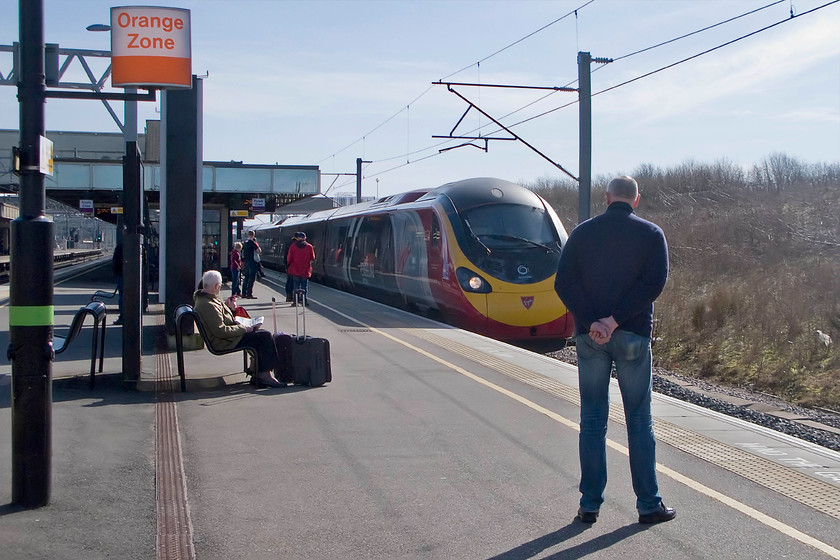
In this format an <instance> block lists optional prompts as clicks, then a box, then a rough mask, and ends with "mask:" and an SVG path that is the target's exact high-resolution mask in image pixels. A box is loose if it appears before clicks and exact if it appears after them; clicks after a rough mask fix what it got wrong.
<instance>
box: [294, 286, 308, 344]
mask: <svg viewBox="0 0 840 560" xmlns="http://www.w3.org/2000/svg"><path fill="white" fill-rule="evenodd" d="M292 297H293V299H294V304H295V336H297V337H298V338H303V337H305V336H306V292H304V291H303V288H298V289H297V290H295V292H294V295H293V296H292ZM301 318H302V319H301ZM300 323H303V332H301V330H300Z"/></svg>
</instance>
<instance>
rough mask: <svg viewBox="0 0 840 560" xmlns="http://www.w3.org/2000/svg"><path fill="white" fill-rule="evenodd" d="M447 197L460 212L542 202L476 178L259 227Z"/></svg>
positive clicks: (508, 184)
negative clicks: (473, 208)
mask: <svg viewBox="0 0 840 560" xmlns="http://www.w3.org/2000/svg"><path fill="white" fill-rule="evenodd" d="M439 196H446V197H447V198H449V199H450V200H451V201H452V203H453V204H454V205H455V206H456V207H457V208H460V209H467V208H472V207H475V206H481V205H484V204H490V203H497V202H504V203H507V204H526V205H531V206H541V205H542V199H541V198H540V197H539V196H538V195H537V194H536V193H534V192H533V191H531V190H529V189H526V188H525V187H523V186H521V185H517V184H516V183H511V182H510V181H505V180H504V179H495V178H492V177H476V178H474V179H464V180H461V181H453V182H451V183H446V184H444V185H441V186H439V187H436V188H433V189H414V190H411V191H406V192H402V193H398V194H393V195H389V196H384V197H382V198H380V199H378V200H373V201H368V202H360V203H358V204H351V205H349V206H341V207H339V208H331V209H329V210H320V211H318V212H312V213H310V214H307V215H299V216H289V217H288V218H286V219H284V220H282V221H280V222H275V223H274V224H264V225H260V226H258V227H259V228H260V229H268V228H272V227H282V228H287V227H293V226H295V225H297V224H311V223H313V222H320V221H326V220H329V219H332V218H339V217H341V216H347V215H355V214H362V213H366V212H369V211H371V212H372V211H381V210H385V209H388V208H391V207H394V206H399V205H401V204H411V203H413V202H423V201H428V200H434V199H435V198H437V197H439Z"/></svg>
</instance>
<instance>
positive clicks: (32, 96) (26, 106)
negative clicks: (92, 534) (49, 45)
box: [7, 0, 54, 508]
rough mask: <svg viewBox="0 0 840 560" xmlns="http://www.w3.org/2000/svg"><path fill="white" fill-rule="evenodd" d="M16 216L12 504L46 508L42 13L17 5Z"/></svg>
mask: <svg viewBox="0 0 840 560" xmlns="http://www.w3.org/2000/svg"><path fill="white" fill-rule="evenodd" d="M19 16H20V19H19V22H20V62H21V64H20V65H19V66H18V69H19V70H20V80H19V83H18V99H19V101H20V150H21V167H22V170H21V171H22V172H21V183H20V215H19V217H18V218H16V219H15V220H13V221H12V224H11V228H10V229H11V232H10V233H11V240H10V241H11V253H10V256H11V272H10V276H9V349H8V353H7V354H8V357H9V360H10V361H11V364H12V403H11V412H12V502H13V503H14V504H16V505H19V506H23V507H27V508H36V507H41V506H45V505H47V504H49V502H50V492H51V488H52V359H53V350H52V328H53V316H54V307H53V223H52V221H50V219H49V218H48V217H47V216H46V215H45V214H44V211H45V208H46V190H45V188H44V176H43V175H42V174H41V172H40V170H39V163H40V159H41V157H40V138H41V136H44V133H45V131H44V103H45V102H46V96H45V93H44V92H45V90H46V86H45V82H44V80H45V77H44V7H43V2H42V0H20V2H19Z"/></svg>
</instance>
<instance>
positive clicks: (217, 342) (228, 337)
mask: <svg viewBox="0 0 840 560" xmlns="http://www.w3.org/2000/svg"><path fill="white" fill-rule="evenodd" d="M193 298H194V299H195V305H194V306H193V310H195V312H196V313H197V314H198V316H199V317H201V322H202V323H204V326H205V328H206V330H207V338H209V339H210V344H211V345H212V346H213V348H215V349H216V350H230V349H231V348H234V347H235V346H236V345H237V343H238V342H239V341H240V340H241V339H242V335H244V334H245V333H246V332H248V329H247V328H246V327H244V326H243V325H240V324H239V323H237V322H236V319H235V318H234V316H233V311H231V310H230V308H229V307H228V306H227V305H225V303H224V302H223V301H222V300H220V299H219V298H217V297H216V296H214V295H211V294H208V293H206V292H204V291H202V290H198V291H197V292H195V294H193Z"/></svg>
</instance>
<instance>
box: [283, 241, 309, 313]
mask: <svg viewBox="0 0 840 560" xmlns="http://www.w3.org/2000/svg"><path fill="white" fill-rule="evenodd" d="M295 237H296V238H297V241H295V242H294V243H293V244H292V246H291V247H289V253H288V255H287V264H286V272H287V274H288V275H289V276H291V278H292V293H294V294H297V293H299V292H298V290H303V295H304V301H306V305H309V300H308V299H306V293H307V292H306V289H307V284H309V277H310V276H312V263H313V262H315V248H314V247H313V246H312V245H311V244H309V243H308V242H307V241H306V234H305V233H303V232H302V231H299V232H297V233H295ZM296 304H297V301H294V302H292V306H294V305H296Z"/></svg>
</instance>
